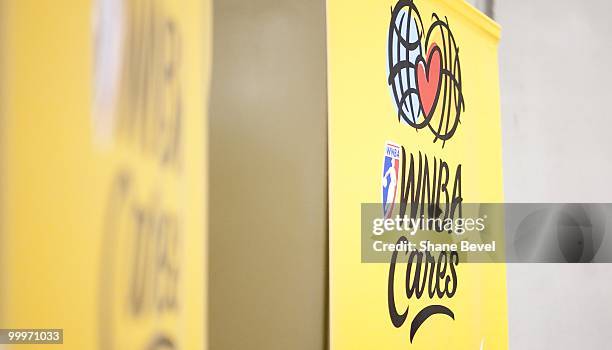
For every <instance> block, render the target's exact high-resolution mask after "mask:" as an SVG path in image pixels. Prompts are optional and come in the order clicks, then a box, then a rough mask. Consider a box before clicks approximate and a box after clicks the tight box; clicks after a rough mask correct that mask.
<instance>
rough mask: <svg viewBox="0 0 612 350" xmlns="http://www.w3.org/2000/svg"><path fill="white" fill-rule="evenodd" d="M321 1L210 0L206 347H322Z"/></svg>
mask: <svg viewBox="0 0 612 350" xmlns="http://www.w3.org/2000/svg"><path fill="white" fill-rule="evenodd" d="M325 70H326V67H325V2H324V0H316V1H302V0H283V1H278V0H257V1H243V0H219V1H214V57H213V72H212V89H211V90H212V93H211V110H210V119H211V120H210V244H209V248H210V253H209V257H210V279H209V284H208V285H209V286H210V297H209V303H210V317H209V327H210V329H209V334H210V349H213V350H239V349H252V350H259V349H262V350H263V349H265V350H274V349H278V350H287V349H291V350H301V349H308V350H312V349H322V348H323V347H324V345H325V342H326V338H325V334H326V333H325V327H326V323H325V322H326V309H325V295H326V281H327V265H326V257H327V205H326V203H327V169H326V165H327V158H326V155H327V148H326V144H327V135H326V127H327V114H326V90H325V85H326V82H325V79H326V78H325Z"/></svg>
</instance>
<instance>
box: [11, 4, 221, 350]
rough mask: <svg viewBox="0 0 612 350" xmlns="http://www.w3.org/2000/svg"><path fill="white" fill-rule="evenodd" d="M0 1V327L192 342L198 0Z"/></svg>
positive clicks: (198, 175) (87, 345)
mask: <svg viewBox="0 0 612 350" xmlns="http://www.w3.org/2000/svg"><path fill="white" fill-rule="evenodd" d="M0 4H1V5H0V6H1V8H0V22H1V26H2V29H1V31H0V33H1V37H0V38H1V39H0V53H1V55H2V60H1V61H0V93H1V95H0V117H1V123H0V140H1V141H0V142H1V143H0V152H1V153H0V162H1V166H0V181H1V183H0V186H1V187H0V214H1V216H0V223H1V226H0V229H1V231H0V243H1V244H0V257H1V261H0V263H1V265H0V285H1V288H0V290H1V292H0V293H1V294H0V307H1V309H0V310H1V311H0V328H29V329H30V328H59V329H63V330H64V332H63V338H64V344H63V345H44V346H45V347H48V348H49V349H54V348H61V349H104V350H107V349H143V350H144V349H202V348H204V347H205V339H206V320H205V315H206V310H205V300H206V293H205V292H206V286H205V260H206V259H205V256H204V252H205V242H206V240H205V233H206V231H205V227H206V208H205V205H206V193H205V191H206V188H205V184H206V169H205V164H206V159H205V156H206V155H205V154H206V153H205V147H206V139H205V127H206V118H205V117H206V116H205V111H206V98H207V84H208V76H209V62H210V48H209V46H208V45H210V24H211V18H210V3H209V2H207V1H199V0H180V1H170V0H92V1H86V0H82V1H73V0H56V1H50V2H45V1H43V2H41V1H34V0H4V1H2V2H0ZM7 347H8V348H11V346H10V345H7ZM16 347H17V346H16ZM18 347H19V349H28V348H39V347H40V346H36V345H19V346H18Z"/></svg>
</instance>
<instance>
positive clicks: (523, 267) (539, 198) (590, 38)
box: [494, 0, 612, 349]
mask: <svg viewBox="0 0 612 350" xmlns="http://www.w3.org/2000/svg"><path fill="white" fill-rule="evenodd" d="M610 13H612V2H610V1H609V0H590V1H571V0H496V1H495V8H494V14H495V19H496V20H497V21H498V22H499V23H500V24H501V25H502V41H501V46H500V51H499V54H500V75H501V97H502V99H501V100H502V126H503V152H504V185H505V196H506V201H508V202H525V201H530V202H612V186H610V184H611V180H612V138H611V137H608V135H609V133H610V130H612V113H611V112H610V109H609V104H610V101H611V100H612V86H611V85H610V83H609V82H610V81H611V78H612V66H611V65H610V62H611V61H612V60H611V57H612V21H610V19H609V16H610ZM608 231H609V232H608V235H609V236H610V235H611V234H612V230H610V229H609V230H608ZM606 239H608V240H610V239H612V237H607V238H606ZM508 293H509V295H508V299H509V300H508V309H509V317H510V321H509V323H510V345H511V349H595V348H606V349H607V348H610V346H612V345H610V344H611V343H612V332H611V331H610V327H611V326H612V265H611V264H602V265H595V264H590V265H584V264H582V265H543V264H540V265H527V264H513V265H509V266H508Z"/></svg>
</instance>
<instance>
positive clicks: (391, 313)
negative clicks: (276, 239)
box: [327, 0, 508, 350]
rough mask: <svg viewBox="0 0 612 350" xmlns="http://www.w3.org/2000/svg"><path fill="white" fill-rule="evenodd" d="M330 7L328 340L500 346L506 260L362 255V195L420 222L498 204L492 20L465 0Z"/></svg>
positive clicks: (339, 344)
mask: <svg viewBox="0 0 612 350" xmlns="http://www.w3.org/2000/svg"><path fill="white" fill-rule="evenodd" d="M327 9H328V12H327V24H328V86H329V95H328V96H329V172H330V179H329V188H330V190H329V196H330V209H329V210H330V281H329V283H330V332H331V334H330V342H331V349H332V350H345V349H346V350H357V349H379V348H384V349H448V348H453V349H504V348H507V343H508V338H507V337H508V336H507V310H506V275H505V266H504V265H503V264H467V263H466V264H463V263H461V262H460V261H459V259H458V257H457V255H456V254H453V253H450V252H442V253H440V254H434V255H433V260H431V261H430V260H427V261H425V260H423V261H421V263H417V261H419V260H411V261H412V262H413V264H410V263H408V264H406V263H403V264H400V263H399V261H395V260H393V259H391V260H390V261H389V262H387V263H372V262H367V261H362V260H361V259H362V256H361V255H360V253H361V247H360V244H361V234H360V232H361V226H360V225H361V224H362V223H361V220H360V215H361V213H360V207H361V205H362V204H364V203H377V205H379V208H380V215H381V216H382V217H384V218H394V217H396V216H397V215H400V216H404V215H407V216H409V217H411V218H419V217H421V216H422V215H423V213H428V212H429V210H430V209H431V208H439V209H438V210H440V212H438V213H436V214H435V215H436V216H437V215H441V216H446V217H458V216H460V215H461V206H462V205H463V204H464V203H495V202H502V201H503V190H502V158H501V129H500V111H499V88H498V85H499V84H498V67H497V43H498V40H499V32H500V29H499V27H498V25H497V24H495V23H494V22H493V21H491V20H490V19H488V18H487V17H486V16H484V15H483V14H482V13H480V12H478V11H477V10H476V9H474V8H473V7H471V6H470V5H469V4H468V3H466V2H465V1H450V0H414V1H412V0H399V1H398V0H386V1H347V0H328V2H327ZM429 213H430V214H431V212H429ZM399 243H402V244H403V243H405V240H400V241H399ZM399 255H400V254H395V256H396V257H399ZM401 255H403V256H406V254H405V253H402V254H401Z"/></svg>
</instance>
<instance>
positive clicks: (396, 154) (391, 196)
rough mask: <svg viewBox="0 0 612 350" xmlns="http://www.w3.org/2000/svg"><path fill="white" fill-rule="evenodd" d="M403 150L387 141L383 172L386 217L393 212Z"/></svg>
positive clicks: (384, 211) (383, 203)
mask: <svg viewBox="0 0 612 350" xmlns="http://www.w3.org/2000/svg"><path fill="white" fill-rule="evenodd" d="M401 151H402V149H401V147H400V146H398V145H396V144H394V143H392V142H387V144H386V145H385V158H384V161H383V173H382V205H383V214H384V215H385V218H389V217H391V213H392V212H393V205H394V203H395V194H396V193H397V183H398V179H399V165H400V155H401Z"/></svg>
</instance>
